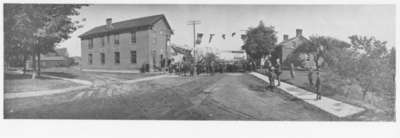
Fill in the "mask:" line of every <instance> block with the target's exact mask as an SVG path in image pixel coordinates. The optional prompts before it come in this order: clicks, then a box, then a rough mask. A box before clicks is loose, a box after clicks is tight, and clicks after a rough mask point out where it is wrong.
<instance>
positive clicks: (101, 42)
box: [79, 15, 173, 71]
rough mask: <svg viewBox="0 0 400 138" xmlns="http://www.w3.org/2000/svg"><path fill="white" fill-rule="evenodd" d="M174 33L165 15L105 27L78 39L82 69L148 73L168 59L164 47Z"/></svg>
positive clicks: (110, 21) (91, 31)
mask: <svg viewBox="0 0 400 138" xmlns="http://www.w3.org/2000/svg"><path fill="white" fill-rule="evenodd" d="M172 34H173V31H172V29H171V27H170V25H169V24H168V21H167V19H166V17H165V16H164V15H154V16H148V17H141V18H136V19H131V20H126V21H121V22H116V23H112V19H111V18H108V19H107V20H106V24H105V25H101V26H97V27H94V28H93V29H91V30H89V31H87V32H85V33H84V34H82V35H80V36H79V37H80V38H81V49H82V50H81V51H82V60H81V67H82V68H83V69H99V70H104V69H105V70H139V69H140V68H141V67H142V66H143V65H148V66H149V67H150V70H152V71H155V70H157V69H160V68H161V65H162V64H161V62H162V61H166V59H168V58H169V57H170V55H169V52H168V51H170V50H168V47H167V43H168V42H169V40H170V37H171V35H172Z"/></svg>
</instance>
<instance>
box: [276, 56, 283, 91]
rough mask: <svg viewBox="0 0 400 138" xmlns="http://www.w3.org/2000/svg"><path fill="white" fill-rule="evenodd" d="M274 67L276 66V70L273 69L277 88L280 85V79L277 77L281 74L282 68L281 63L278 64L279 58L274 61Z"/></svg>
mask: <svg viewBox="0 0 400 138" xmlns="http://www.w3.org/2000/svg"><path fill="white" fill-rule="evenodd" d="M275 66H276V68H275V74H276V79H277V80H278V85H277V86H280V85H281V79H280V78H279V76H280V75H281V73H282V68H281V62H280V59H279V58H278V59H276V65H275Z"/></svg>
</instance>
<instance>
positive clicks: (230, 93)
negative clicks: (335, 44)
mask: <svg viewBox="0 0 400 138" xmlns="http://www.w3.org/2000/svg"><path fill="white" fill-rule="evenodd" d="M99 79H100V80H103V81H102V82H97V84H99V85H96V86H95V87H92V88H89V89H85V90H82V91H77V92H72V93H68V94H60V95H52V96H43V97H35V98H25V99H15V100H6V101H5V117H6V118H45V119H166V120H329V119H330V118H328V117H327V116H326V115H325V114H323V113H320V112H318V111H315V110H312V109H308V108H307V107H306V106H304V105H302V104H301V103H299V102H298V101H292V100H291V99H290V98H287V97H285V96H283V95H282V94H280V93H278V92H270V91H266V90H265V89H264V86H263V85H264V84H263V83H262V82H261V81H259V80H258V79H256V78H254V77H253V76H250V75H247V74H229V73H226V74H216V75H214V76H199V77H165V78H159V79H155V80H150V81H143V82H138V83H134V84H125V83H120V81H118V80H114V79H112V78H99ZM95 84H96V83H95Z"/></svg>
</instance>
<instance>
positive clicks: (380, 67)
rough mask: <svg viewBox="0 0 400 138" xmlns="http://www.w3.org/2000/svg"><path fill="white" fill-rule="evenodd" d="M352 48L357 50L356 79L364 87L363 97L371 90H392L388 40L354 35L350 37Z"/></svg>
mask: <svg viewBox="0 0 400 138" xmlns="http://www.w3.org/2000/svg"><path fill="white" fill-rule="evenodd" d="M349 39H350V41H351V43H352V50H353V51H355V52H356V53H357V54H358V56H357V62H356V63H355V65H356V67H355V69H356V70H355V71H354V72H353V73H354V74H355V75H352V76H354V79H355V80H357V81H358V82H359V84H360V86H361V87H362V88H363V98H365V96H366V95H367V92H369V91H389V92H390V91H392V90H393V89H392V88H391V87H392V86H394V82H392V81H391V80H392V79H391V73H390V72H391V71H390V69H391V67H390V63H389V62H388V60H385V57H387V56H389V54H388V52H387V48H386V43H387V42H386V41H380V40H376V39H375V38H374V37H367V36H357V35H352V36H350V37H349Z"/></svg>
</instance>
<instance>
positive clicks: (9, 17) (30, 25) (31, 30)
mask: <svg viewBox="0 0 400 138" xmlns="http://www.w3.org/2000/svg"><path fill="white" fill-rule="evenodd" d="M82 6H87V5H82V4H78V5H73V4H5V6H4V7H5V8H4V9H5V11H6V12H5V17H4V18H5V21H4V22H5V23H4V25H5V26H4V28H7V29H6V30H5V39H6V41H5V44H6V45H5V47H6V48H5V49H7V50H10V49H14V48H15V47H17V46H20V47H22V49H24V51H31V52H30V53H31V54H30V56H31V57H32V68H33V75H32V78H33V79H34V78H35V76H36V74H37V70H36V64H37V62H36V56H38V57H40V54H45V53H47V52H51V51H54V48H55V45H56V44H58V43H60V42H61V41H62V40H65V39H68V38H69V37H70V34H71V33H72V32H74V31H75V30H76V29H78V28H79V27H81V26H80V25H79V22H77V21H75V22H73V21H72V19H71V18H70V17H71V16H76V15H79V12H78V9H80V8H81V7H82ZM39 63H40V61H39ZM38 67H40V65H39V66H38Z"/></svg>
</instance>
